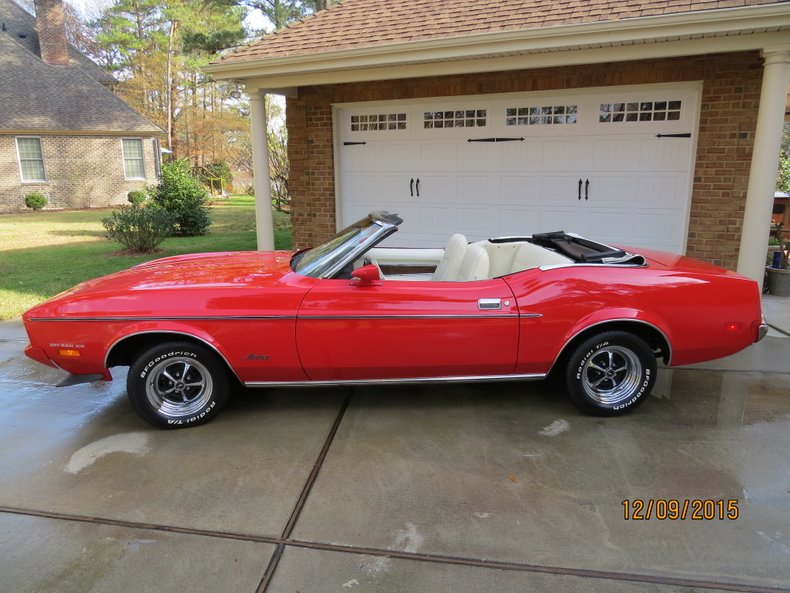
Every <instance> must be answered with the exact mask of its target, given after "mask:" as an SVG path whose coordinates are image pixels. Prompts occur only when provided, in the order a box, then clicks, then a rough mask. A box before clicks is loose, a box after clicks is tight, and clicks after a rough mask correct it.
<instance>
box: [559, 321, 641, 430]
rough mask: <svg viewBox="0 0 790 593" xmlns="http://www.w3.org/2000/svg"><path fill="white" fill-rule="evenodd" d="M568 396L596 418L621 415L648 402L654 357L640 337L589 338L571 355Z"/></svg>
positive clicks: (623, 334) (611, 335)
mask: <svg viewBox="0 0 790 593" xmlns="http://www.w3.org/2000/svg"><path fill="white" fill-rule="evenodd" d="M565 381H566V386H567V389H568V395H570V398H571V400H572V401H573V403H575V404H576V405H577V406H578V407H579V408H580V409H581V410H583V411H585V412H587V413H589V414H594V415H596V416H621V415H623V414H625V413H627V412H630V411H631V410H633V409H634V408H636V407H637V406H639V405H640V404H641V403H642V402H644V401H645V399H647V397H648V395H650V392H651V391H652V389H653V385H654V384H655V382H656V358H655V356H654V355H653V352H652V350H651V349H650V347H649V346H648V345H647V344H646V343H645V342H644V340H642V339H641V338H639V337H637V336H635V335H633V334H629V333H626V332H621V331H610V332H604V333H601V334H598V335H596V336H592V337H591V338H588V339H587V340H585V341H584V342H582V343H581V344H579V346H577V347H576V349H575V350H574V351H573V352H572V353H571V355H570V357H569V358H568V366H567V369H566V371H565Z"/></svg>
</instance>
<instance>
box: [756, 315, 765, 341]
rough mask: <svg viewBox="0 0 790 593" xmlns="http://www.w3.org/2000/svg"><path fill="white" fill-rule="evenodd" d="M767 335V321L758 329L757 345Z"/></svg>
mask: <svg viewBox="0 0 790 593" xmlns="http://www.w3.org/2000/svg"><path fill="white" fill-rule="evenodd" d="M767 333H768V324H767V323H765V320H763V323H761V324H760V326H759V327H758V328H757V340H755V343H757V342H759V341H760V340H762V339H763V338H764V337H765V336H766V334H767Z"/></svg>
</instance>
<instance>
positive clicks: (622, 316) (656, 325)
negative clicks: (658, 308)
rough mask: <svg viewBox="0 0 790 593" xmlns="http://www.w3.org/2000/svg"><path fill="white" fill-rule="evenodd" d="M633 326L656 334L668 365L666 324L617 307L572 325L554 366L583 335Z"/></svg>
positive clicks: (669, 341) (669, 340) (669, 348)
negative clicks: (664, 347) (608, 328)
mask: <svg viewBox="0 0 790 593" xmlns="http://www.w3.org/2000/svg"><path fill="white" fill-rule="evenodd" d="M628 324H634V326H635V327H636V326H644V327H645V328H649V329H652V330H654V331H655V332H657V333H658V334H659V335H660V336H661V337H662V339H663V341H664V343H665V345H666V352H665V353H664V362H665V363H666V364H667V365H669V364H670V361H671V358H672V335H671V332H669V331H668V330H667V326H666V324H665V323H664V322H663V321H662V320H661V319H660V318H658V317H657V316H655V315H652V314H650V313H647V312H645V311H641V310H639V309H633V308H626V307H618V308H607V309H601V310H598V311H595V312H594V313H592V314H590V315H587V316H586V317H583V318H582V319H580V320H579V321H578V322H577V323H576V324H574V325H573V326H572V327H571V329H570V330H569V331H568V333H567V334H566V335H565V336H564V339H563V346H562V348H561V349H560V352H559V353H558V354H557V357H556V358H555V359H554V364H553V365H552V368H553V367H554V365H556V363H557V361H558V360H559V359H560V358H561V357H562V356H563V355H564V354H565V353H567V351H568V350H569V349H570V348H569V347H572V345H573V344H574V343H575V342H576V341H577V340H578V339H579V338H580V337H581V336H582V335H584V334H586V333H588V332H592V333H594V330H596V329H597V330H599V331H600V332H605V331H608V330H607V329H606V326H607V325H612V326H613V327H612V329H615V328H616V329H618V330H625V331H627V329H626V328H627V325H628Z"/></svg>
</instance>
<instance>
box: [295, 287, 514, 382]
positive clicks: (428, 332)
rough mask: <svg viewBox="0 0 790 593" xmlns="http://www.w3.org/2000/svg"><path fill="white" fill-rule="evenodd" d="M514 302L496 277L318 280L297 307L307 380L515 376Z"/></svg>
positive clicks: (297, 330) (300, 354)
mask: <svg viewBox="0 0 790 593" xmlns="http://www.w3.org/2000/svg"><path fill="white" fill-rule="evenodd" d="M518 331H519V323H518V311H517V307H516V300H515V298H514V297H513V293H512V291H511V290H510V288H509V287H508V285H507V284H506V283H505V282H504V281H503V280H501V279H497V278H495V279H490V280H481V281H474V282H432V281H431V282H425V281H402V280H382V281H377V282H373V283H367V284H366V283H360V282H359V281H357V280H350V281H349V280H336V279H323V280H320V281H319V282H318V283H317V284H316V285H315V286H314V287H313V288H312V289H311V290H310V292H309V293H308V294H307V296H306V297H305V299H304V301H302V304H301V306H300V308H299V313H298V316H297V322H296V341H297V349H298V351H299V357H300V359H301V362H302V366H303V367H304V370H305V372H306V373H307V375H308V376H309V377H310V379H311V380H313V381H346V380H370V379H408V378H430V377H475V376H490V375H508V374H511V373H513V370H514V368H515V363H516V357H517V348H518Z"/></svg>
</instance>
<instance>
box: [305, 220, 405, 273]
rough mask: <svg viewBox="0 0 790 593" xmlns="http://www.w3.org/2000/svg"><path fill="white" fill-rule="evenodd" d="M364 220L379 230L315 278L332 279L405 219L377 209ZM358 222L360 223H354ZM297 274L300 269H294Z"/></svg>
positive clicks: (387, 235)
mask: <svg viewBox="0 0 790 593" xmlns="http://www.w3.org/2000/svg"><path fill="white" fill-rule="evenodd" d="M363 220H368V221H370V223H371V226H372V225H376V226H378V227H379V228H378V230H376V232H374V233H373V234H372V235H371V236H370V237H368V238H367V239H366V240H365V241H364V242H362V243H360V244H359V245H358V246H357V247H355V248H354V249H353V250H352V251H350V252H348V253H347V254H346V255H345V257H343V258H341V259H339V260H338V261H337V262H335V264H334V265H332V266H331V267H330V268H328V269H327V270H326V271H325V272H324V273H323V274H321V275H320V276H313V277H314V278H316V277H317V278H319V279H331V278H333V277H334V276H335V275H337V274H338V273H339V272H340V271H341V270H343V268H345V267H346V266H348V265H349V264H350V263H352V262H353V261H355V260H357V259H358V258H359V257H361V256H362V255H363V254H364V253H365V252H367V251H368V250H370V249H372V248H373V247H375V246H376V245H377V244H378V243H380V242H381V241H383V240H384V239H386V238H387V237H389V236H390V235H391V234H392V233H394V232H396V231H397V230H398V225H399V224H400V223H401V222H403V220H402V219H401V218H400V217H398V215H397V214H390V213H389V212H384V211H377V212H371V213H370V214H368V216H367V217H366V218H363V219H361V220H360V221H358V222H362V221H363ZM354 224H358V223H354ZM351 226H353V225H351ZM294 271H295V272H296V273H297V274H298V273H299V271H298V270H294Z"/></svg>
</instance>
